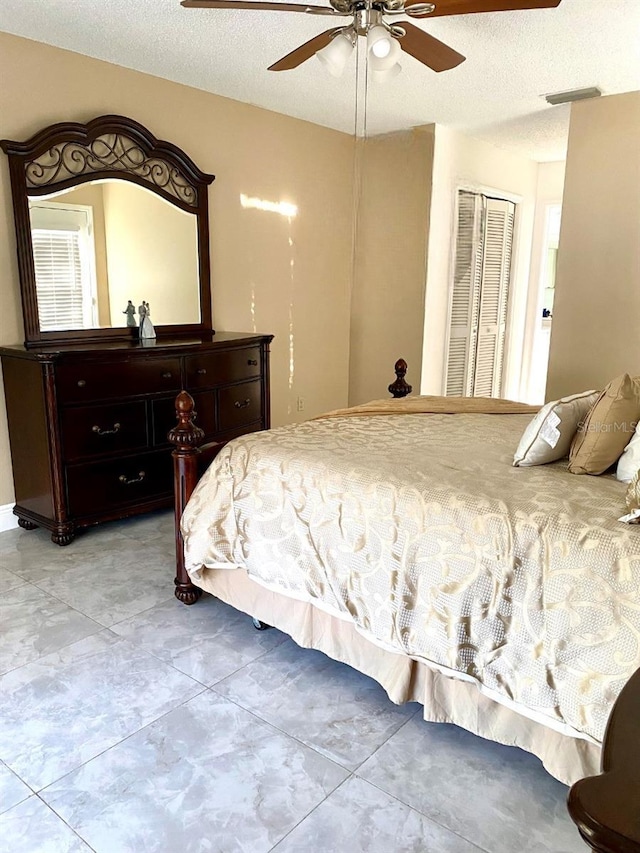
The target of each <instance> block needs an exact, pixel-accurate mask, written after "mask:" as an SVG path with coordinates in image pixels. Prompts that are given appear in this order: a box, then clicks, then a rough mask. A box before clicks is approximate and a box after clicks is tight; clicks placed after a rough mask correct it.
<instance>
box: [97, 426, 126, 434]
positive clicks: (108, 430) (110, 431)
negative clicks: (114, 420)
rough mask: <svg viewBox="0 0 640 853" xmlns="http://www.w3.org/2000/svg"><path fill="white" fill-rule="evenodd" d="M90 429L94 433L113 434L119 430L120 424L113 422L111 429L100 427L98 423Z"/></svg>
mask: <svg viewBox="0 0 640 853" xmlns="http://www.w3.org/2000/svg"><path fill="white" fill-rule="evenodd" d="M91 431H92V432H95V434H96V435H115V434H116V433H117V432H120V424H114V425H113V429H100V427H99V426H98V424H96V425H95V426H92V427H91Z"/></svg>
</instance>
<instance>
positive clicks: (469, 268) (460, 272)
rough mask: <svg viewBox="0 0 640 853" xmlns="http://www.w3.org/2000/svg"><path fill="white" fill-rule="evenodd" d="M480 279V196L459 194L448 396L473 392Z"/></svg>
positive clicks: (465, 193) (448, 364) (466, 394)
mask: <svg viewBox="0 0 640 853" xmlns="http://www.w3.org/2000/svg"><path fill="white" fill-rule="evenodd" d="M481 277H482V197H481V196H479V195H476V194H475V193H468V192H460V193H459V194H458V235H457V239H456V257H455V270H454V278H453V295H452V301H451V324H450V329H449V357H448V362H447V386H446V394H447V396H458V397H468V396H470V395H471V394H472V393H473V385H474V368H475V352H476V340H477V332H478V318H479V312H480V282H481Z"/></svg>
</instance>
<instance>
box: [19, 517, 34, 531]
mask: <svg viewBox="0 0 640 853" xmlns="http://www.w3.org/2000/svg"><path fill="white" fill-rule="evenodd" d="M37 526H38V525H37V524H34V523H33V521H29V520H28V519H26V518H19V519H18V527H21V528H22V529H23V530H35V529H36V528H37Z"/></svg>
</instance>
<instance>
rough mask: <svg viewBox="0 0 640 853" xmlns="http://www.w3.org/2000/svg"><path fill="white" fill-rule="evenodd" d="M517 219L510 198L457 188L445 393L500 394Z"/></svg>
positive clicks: (489, 395) (477, 395)
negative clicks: (492, 196)
mask: <svg viewBox="0 0 640 853" xmlns="http://www.w3.org/2000/svg"><path fill="white" fill-rule="evenodd" d="M514 220H515V204H513V203H512V202H509V201H504V200H502V199H494V198H487V197H486V196H484V195H481V194H479V193H471V192H465V191H463V190H461V191H460V192H459V193H458V223H457V224H458V230H457V237H456V256H455V267H454V279H453V294H452V300H451V317H450V327H449V352H448V357H447V381H446V394H447V395H451V396H474V397H498V396H500V392H501V387H502V366H503V361H504V344H505V336H506V326H507V308H508V300H509V277H510V268H511V248H512V243H513V226H514Z"/></svg>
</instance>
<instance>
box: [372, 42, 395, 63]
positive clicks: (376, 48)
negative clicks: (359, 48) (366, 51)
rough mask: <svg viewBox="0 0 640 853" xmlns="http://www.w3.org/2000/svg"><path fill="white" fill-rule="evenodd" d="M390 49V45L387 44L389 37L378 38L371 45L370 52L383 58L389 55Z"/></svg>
mask: <svg viewBox="0 0 640 853" xmlns="http://www.w3.org/2000/svg"><path fill="white" fill-rule="evenodd" d="M390 50H391V45H390V44H389V39H378V41H377V42H375V43H374V44H373V45H372V46H371V53H373V55H374V56H377V57H378V59H384V58H385V56H389V51H390Z"/></svg>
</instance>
